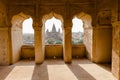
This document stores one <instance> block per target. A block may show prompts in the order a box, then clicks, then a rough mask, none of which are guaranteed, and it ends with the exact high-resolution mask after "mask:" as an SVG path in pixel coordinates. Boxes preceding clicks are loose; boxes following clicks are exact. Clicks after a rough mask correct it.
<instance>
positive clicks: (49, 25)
mask: <svg viewBox="0 0 120 80" xmlns="http://www.w3.org/2000/svg"><path fill="white" fill-rule="evenodd" d="M53 23H54V24H55V27H56V30H57V31H58V30H59V29H60V32H62V27H61V26H62V23H61V21H60V20H59V19H56V18H54V17H53V18H52V19H48V20H47V21H46V22H45V31H46V30H47V29H48V30H49V31H52V26H53Z"/></svg>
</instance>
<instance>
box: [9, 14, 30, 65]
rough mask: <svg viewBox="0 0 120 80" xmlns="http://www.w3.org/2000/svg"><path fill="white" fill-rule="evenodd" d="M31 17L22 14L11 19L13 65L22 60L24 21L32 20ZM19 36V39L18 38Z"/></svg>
mask: <svg viewBox="0 0 120 80" xmlns="http://www.w3.org/2000/svg"><path fill="white" fill-rule="evenodd" d="M30 17H31V16H29V15H26V14H24V13H23V12H20V13H19V14H17V15H14V16H13V17H12V18H11V24H12V26H11V31H10V32H11V49H12V50H11V54H12V57H11V58H12V61H11V62H12V64H13V63H15V62H17V61H18V60H20V58H21V47H22V45H23V38H22V37H23V33H22V23H23V22H24V20H26V19H28V18H30ZM18 36H19V37H18Z"/></svg>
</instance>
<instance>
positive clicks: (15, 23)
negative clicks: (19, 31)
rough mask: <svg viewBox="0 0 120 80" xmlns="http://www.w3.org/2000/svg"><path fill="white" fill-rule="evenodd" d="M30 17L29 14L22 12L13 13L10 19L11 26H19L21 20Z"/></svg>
mask: <svg viewBox="0 0 120 80" xmlns="http://www.w3.org/2000/svg"><path fill="white" fill-rule="evenodd" d="M30 17H31V16H29V15H26V14H24V13H23V12H20V13H19V14H17V15H14V16H13V17H12V19H11V24H12V28H15V27H21V25H22V23H23V21H24V20H26V19H28V18H30Z"/></svg>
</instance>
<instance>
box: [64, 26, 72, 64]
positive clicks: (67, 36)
mask: <svg viewBox="0 0 120 80" xmlns="http://www.w3.org/2000/svg"><path fill="white" fill-rule="evenodd" d="M63 33H64V44H63V52H64V55H63V57H64V61H65V62H66V63H71V62H72V41H71V40H72V37H71V36H72V34H71V27H67V28H65V29H64V32H63Z"/></svg>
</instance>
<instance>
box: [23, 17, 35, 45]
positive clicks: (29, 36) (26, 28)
mask: <svg viewBox="0 0 120 80" xmlns="http://www.w3.org/2000/svg"><path fill="white" fill-rule="evenodd" d="M32 23H33V20H32V18H28V19H26V20H24V22H23V24H22V28H23V29H22V33H23V44H25V45H32V44H34V30H33V26H32Z"/></svg>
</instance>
